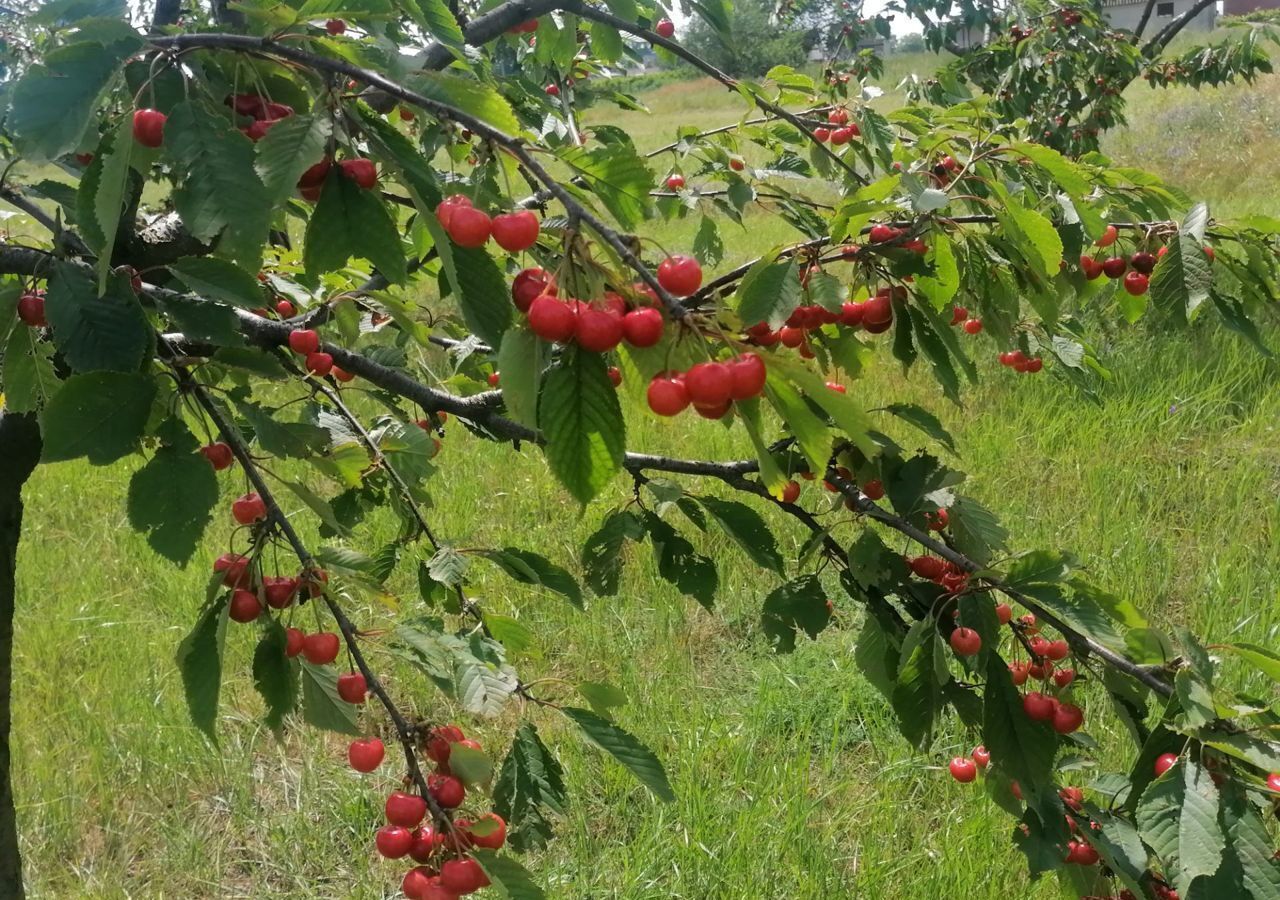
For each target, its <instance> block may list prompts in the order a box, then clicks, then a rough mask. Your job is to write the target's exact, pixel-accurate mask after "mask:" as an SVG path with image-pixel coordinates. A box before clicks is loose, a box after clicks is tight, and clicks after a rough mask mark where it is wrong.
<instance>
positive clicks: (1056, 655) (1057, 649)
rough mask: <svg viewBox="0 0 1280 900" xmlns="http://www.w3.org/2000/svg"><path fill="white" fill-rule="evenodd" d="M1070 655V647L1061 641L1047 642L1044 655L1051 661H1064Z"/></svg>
mask: <svg viewBox="0 0 1280 900" xmlns="http://www.w3.org/2000/svg"><path fill="white" fill-rule="evenodd" d="M1070 653H1071V646H1070V645H1069V644H1068V643H1067V642H1066V641H1063V640H1057V641H1049V645H1048V646H1047V647H1045V650H1044V655H1045V656H1047V657H1048V658H1049V659H1053V660H1059V659H1066V658H1067V656H1068V655H1069V654H1070Z"/></svg>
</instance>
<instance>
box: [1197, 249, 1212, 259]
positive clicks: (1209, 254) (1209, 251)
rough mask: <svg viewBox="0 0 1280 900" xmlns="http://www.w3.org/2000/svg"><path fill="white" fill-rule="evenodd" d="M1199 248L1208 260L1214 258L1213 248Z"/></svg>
mask: <svg viewBox="0 0 1280 900" xmlns="http://www.w3.org/2000/svg"><path fill="white" fill-rule="evenodd" d="M1200 249H1202V250H1203V251H1204V255H1205V256H1207V257H1209V262H1213V260H1214V255H1213V248H1212V247H1201V248H1200Z"/></svg>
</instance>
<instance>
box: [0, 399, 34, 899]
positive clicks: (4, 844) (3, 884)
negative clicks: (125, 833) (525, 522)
mask: <svg viewBox="0 0 1280 900" xmlns="http://www.w3.org/2000/svg"><path fill="white" fill-rule="evenodd" d="M39 459H40V429H39V426H37V424H36V420H35V417H34V416H30V415H25V416H18V415H14V414H12V413H4V412H0V900H22V898H23V897H24V896H25V895H24V893H23V889H22V859H21V857H20V855H19V852H18V821H17V815H16V814H15V812H14V806H13V779H12V777H11V775H10V771H9V770H10V755H9V726H10V724H11V721H12V718H11V715H10V709H9V700H10V693H11V692H10V688H11V685H12V681H13V612H14V607H15V605H16V603H15V594H16V588H15V584H14V581H15V574H16V570H17V564H18V537H19V535H20V534H21V532H22V486H23V484H25V483H26V480H27V478H28V477H29V476H30V475H31V472H32V470H33V469H34V468H35V466H36V462H37V461H38V460H39Z"/></svg>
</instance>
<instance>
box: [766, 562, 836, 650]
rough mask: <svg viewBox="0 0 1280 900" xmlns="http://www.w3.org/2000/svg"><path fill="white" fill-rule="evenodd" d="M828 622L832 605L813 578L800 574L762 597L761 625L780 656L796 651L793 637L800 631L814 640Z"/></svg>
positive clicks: (814, 576)
mask: <svg viewBox="0 0 1280 900" xmlns="http://www.w3.org/2000/svg"><path fill="white" fill-rule="evenodd" d="M830 622H831V605H830V602H829V601H828V600H827V595H826V592H825V591H824V590H823V588H822V582H821V581H819V580H818V576H816V575H802V576H801V577H799V578H795V579H792V580H791V581H788V582H787V583H786V584H783V585H782V586H780V587H778V588H777V589H775V590H774V591H773V592H772V593H770V594H769V596H767V597H765V598H764V607H763V609H762V610H761V616H760V624H761V627H762V628H763V629H764V633H765V634H766V635H767V636H768V638H769V640H770V643H772V645H773V648H774V649H775V650H777V651H778V652H779V653H790V652H792V651H793V650H795V649H796V636H797V634H798V633H799V632H801V631H803V632H804V633H805V634H807V635H809V637H811V638H816V637H817V636H818V635H819V634H821V633H822V631H823V629H825V628H826V627H827V625H828V624H829V623H830Z"/></svg>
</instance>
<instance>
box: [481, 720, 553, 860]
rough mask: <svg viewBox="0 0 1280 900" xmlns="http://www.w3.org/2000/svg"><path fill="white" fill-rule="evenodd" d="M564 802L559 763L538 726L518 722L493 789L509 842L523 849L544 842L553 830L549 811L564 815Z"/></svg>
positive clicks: (529, 848)
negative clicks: (545, 742) (539, 734)
mask: <svg viewBox="0 0 1280 900" xmlns="http://www.w3.org/2000/svg"><path fill="white" fill-rule="evenodd" d="M567 803H568V796H567V793H566V791H565V785H564V770H563V769H562V768H561V767H560V763H559V762H558V761H557V760H556V758H555V756H553V755H552V753H551V751H550V750H548V749H547V746H546V745H545V744H543V743H542V739H541V738H539V737H538V729H537V727H536V726H535V725H533V723H531V722H523V723H521V724H520V727H519V728H517V729H516V734H515V737H514V738H513V739H512V741H511V749H510V750H508V751H507V756H506V758H505V759H504V760H503V761H502V770H501V771H500V772H499V774H498V781H497V784H496V785H495V786H494V791H493V808H494V811H496V812H497V813H498V815H500V816H502V818H503V819H505V820H506V822H507V826H508V828H509V829H510V830H509V832H508V836H507V839H508V841H509V842H510V844H511V846H512V847H513V848H514V849H516V850H519V851H522V852H523V851H528V850H534V849H537V848H539V847H543V846H545V845H546V843H547V841H548V840H550V838H551V833H552V824H551V821H550V819H549V814H552V815H564V811H565V806H566V804H567Z"/></svg>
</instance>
